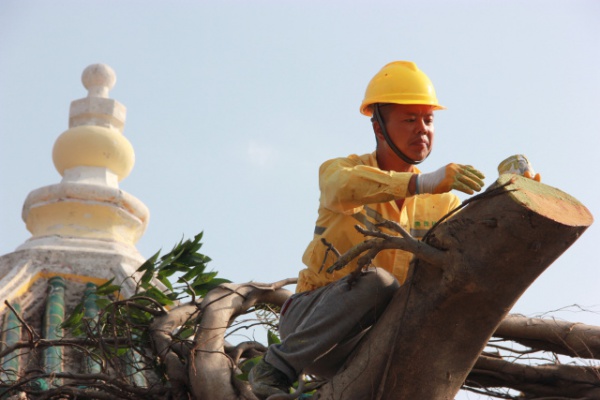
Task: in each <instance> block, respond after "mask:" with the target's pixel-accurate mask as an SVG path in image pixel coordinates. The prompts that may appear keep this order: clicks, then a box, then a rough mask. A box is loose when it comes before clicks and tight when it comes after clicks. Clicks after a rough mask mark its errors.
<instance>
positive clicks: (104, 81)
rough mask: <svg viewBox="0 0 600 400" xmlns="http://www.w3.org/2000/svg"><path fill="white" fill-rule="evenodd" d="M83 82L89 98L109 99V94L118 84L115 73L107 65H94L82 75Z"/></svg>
mask: <svg viewBox="0 0 600 400" xmlns="http://www.w3.org/2000/svg"><path fill="white" fill-rule="evenodd" d="M81 82H82V83H83V86H84V87H85V88H86V89H87V90H88V95H87V97H103V98H108V92H109V90H111V89H112V88H113V87H114V86H115V83H116V82H117V75H116V74H115V71H114V70H113V69H112V68H111V67H109V66H108V65H106V64H92V65H90V66H88V67H87V68H86V69H85V70H84V71H83V73H82V74H81Z"/></svg>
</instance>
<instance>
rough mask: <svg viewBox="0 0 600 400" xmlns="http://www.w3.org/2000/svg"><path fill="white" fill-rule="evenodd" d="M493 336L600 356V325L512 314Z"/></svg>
mask: <svg viewBox="0 0 600 400" xmlns="http://www.w3.org/2000/svg"><path fill="white" fill-rule="evenodd" d="M494 337H498V338H502V339H505V340H512V341H514V342H516V343H519V344H522V345H523V346H527V347H530V348H532V349H537V350H546V351H551V352H554V353H558V354H562V355H566V356H569V357H576V358H587V359H600V327H597V326H591V325H585V324H582V323H574V322H567V321H559V320H555V319H542V318H526V317H522V316H519V315H509V316H508V317H507V318H506V319H504V321H502V323H501V324H500V326H498V329H496V332H495V333H494Z"/></svg>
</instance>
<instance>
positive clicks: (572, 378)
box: [468, 356, 600, 400]
mask: <svg viewBox="0 0 600 400" xmlns="http://www.w3.org/2000/svg"><path fill="white" fill-rule="evenodd" d="M599 381H600V369H599V368H598V367H591V366H588V367H586V366H580V365H560V364H549V365H536V366H532V365H523V364H516V363H511V362H507V361H504V360H502V359H497V358H491V357H485V356H482V357H480V358H479V359H478V360H477V362H476V363H475V367H474V368H473V369H472V370H471V372H470V373H469V377H468V383H469V384H471V385H473V383H475V385H474V386H477V385H481V387H502V388H511V389H515V390H518V391H520V392H522V393H523V394H522V397H520V398H523V399H547V398H548V397H549V396H550V398H553V399H558V398H560V399H565V400H567V399H577V400H582V399H598V398H600V385H599Z"/></svg>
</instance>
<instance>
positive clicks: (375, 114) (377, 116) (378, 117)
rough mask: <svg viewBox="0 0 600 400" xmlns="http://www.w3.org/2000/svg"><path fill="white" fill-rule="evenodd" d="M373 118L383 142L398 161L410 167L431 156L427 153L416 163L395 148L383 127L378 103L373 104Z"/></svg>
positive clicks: (383, 123)
mask: <svg viewBox="0 0 600 400" xmlns="http://www.w3.org/2000/svg"><path fill="white" fill-rule="evenodd" d="M373 117H374V118H375V120H376V121H377V123H378V124H379V128H381V133H383V137H384V138H385V141H386V142H387V144H388V146H390V148H391V149H392V151H393V152H394V153H396V155H397V156H398V157H400V159H401V160H402V161H404V162H406V163H408V164H411V165H417V164H421V163H422V162H423V161H425V159H426V158H427V157H429V154H431V152H429V153H428V154H427V157H425V158H424V159H422V160H420V161H417V160H413V159H411V158H409V157H408V156H407V155H406V154H404V153H403V152H402V150H400V149H399V148H398V146H396V144H395V143H394V142H393V141H392V138H390V135H389V134H388V131H387V128H386V127H385V122H384V121H383V118H382V117H381V112H380V111H379V103H375V104H374V105H373Z"/></svg>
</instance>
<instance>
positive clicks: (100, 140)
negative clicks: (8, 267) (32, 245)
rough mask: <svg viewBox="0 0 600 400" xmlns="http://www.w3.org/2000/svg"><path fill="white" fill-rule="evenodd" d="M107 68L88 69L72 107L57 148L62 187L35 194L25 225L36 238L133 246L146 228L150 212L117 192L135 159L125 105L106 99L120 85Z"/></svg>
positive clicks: (28, 202)
mask: <svg viewBox="0 0 600 400" xmlns="http://www.w3.org/2000/svg"><path fill="white" fill-rule="evenodd" d="M116 80H117V79H116V75H115V72H114V71H113V69H112V68H111V67H109V66H108V65H105V64H93V65H90V66H89V67H87V68H86V69H85V70H84V71H83V74H82V76H81V81H82V83H83V85H84V86H85V88H86V89H87V90H88V94H87V96H86V97H84V98H82V99H79V100H75V101H73V102H72V103H71V109H70V113H69V129H68V130H67V131H65V132H63V133H62V134H61V135H60V136H59V137H58V139H57V140H56V142H55V144H54V149H53V151H52V158H53V161H54V165H55V167H56V169H57V170H58V172H59V173H60V174H61V175H62V176H63V179H62V181H61V183H59V184H56V185H51V186H46V187H43V188H40V189H37V190H34V191H32V192H31V193H30V194H29V196H28V198H27V200H26V201H25V204H24V206H23V220H24V221H25V222H26V224H27V229H28V230H29V231H30V232H31V233H32V234H33V238H36V237H50V236H55V235H57V236H59V237H61V238H86V239H89V238H93V239H102V240H114V241H117V242H121V243H125V244H127V245H133V244H134V243H136V242H137V241H138V240H139V238H140V237H141V235H142V234H143V233H144V231H145V229H146V225H147V223H148V209H147V208H146V206H145V205H144V204H143V203H142V202H141V201H139V200H138V199H136V198H135V197H133V196H131V195H129V194H127V193H126V192H124V191H122V190H120V189H119V181H121V180H123V179H124V178H125V177H127V176H128V175H129V173H130V172H131V170H132V168H133V165H134V161H135V155H134V152H133V147H132V146H131V143H129V141H128V140H127V139H126V138H125V136H123V134H122V132H123V128H124V125H125V115H126V109H125V106H124V105H122V104H121V103H119V102H118V101H116V100H114V99H110V98H108V95H109V90H110V89H112V88H113V87H114V85H115V82H116Z"/></svg>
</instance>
